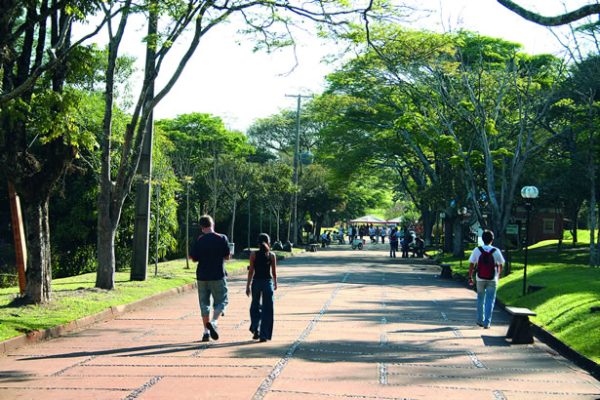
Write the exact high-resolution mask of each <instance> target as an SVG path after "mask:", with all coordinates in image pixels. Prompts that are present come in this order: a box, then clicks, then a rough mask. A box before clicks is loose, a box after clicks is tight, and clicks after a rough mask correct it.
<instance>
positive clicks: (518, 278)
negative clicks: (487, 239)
mask: <svg viewBox="0 0 600 400" xmlns="http://www.w3.org/2000/svg"><path fill="white" fill-rule="evenodd" d="M585 237H587V238H588V240H589V233H588V234H587V236H585V232H582V234H579V239H582V238H585ZM584 240H585V239H584ZM588 246H589V242H588V243H587V244H586V243H585V242H580V243H578V246H577V247H576V248H572V247H571V245H570V242H564V243H563V247H562V250H561V251H560V252H559V251H558V250H557V241H547V242H542V243H537V244H536V245H534V246H531V247H530V248H529V255H528V263H527V264H528V265H527V285H535V286H544V288H543V289H541V290H539V291H537V292H533V293H530V294H527V295H525V296H524V295H523V261H524V260H523V259H524V257H523V256H524V254H523V252H520V251H514V252H510V254H509V257H510V259H511V262H512V268H511V273H510V274H509V275H508V276H505V277H503V278H502V279H501V280H500V283H499V289H498V298H499V299H500V300H501V301H502V302H503V303H505V304H507V305H512V306H520V307H527V308H529V309H531V310H533V311H535V312H536V313H537V314H538V315H537V317H534V318H532V320H533V321H534V322H535V323H536V324H538V325H540V326H541V327H543V328H544V329H546V330H548V331H550V332H552V333H553V334H554V336H555V337H557V338H558V339H560V340H561V341H563V342H564V343H566V344H567V345H569V346H570V347H571V348H573V349H575V350H576V351H578V352H580V353H581V354H583V355H585V356H586V357H588V358H590V359H592V360H594V361H595V362H597V363H600V312H595V313H592V312H591V311H590V308H591V307H597V306H600V268H591V267H589V266H588V265H587V263H588V257H589V248H588ZM469 255H470V252H466V254H465V258H464V259H463V260H462V263H461V260H457V259H453V258H451V257H448V256H445V257H444V258H443V259H444V262H449V263H451V264H452V265H453V266H452V270H453V272H455V273H457V274H460V275H463V276H467V273H468V268H469V263H468V261H467V260H468V257H469ZM505 258H508V257H506V255H505ZM461 264H462V266H461Z"/></svg>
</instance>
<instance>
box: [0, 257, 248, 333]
mask: <svg viewBox="0 0 600 400" xmlns="http://www.w3.org/2000/svg"><path fill="white" fill-rule="evenodd" d="M247 265H248V261H247V260H231V261H228V262H227V272H228V273H229V274H230V275H236V274H243V273H245V272H246V266H247ZM190 266H191V268H190V269H185V260H176V261H168V262H164V263H160V264H158V274H157V276H156V277H155V276H154V265H150V266H148V279H147V280H146V281H143V282H139V281H135V282H133V281H130V280H129V271H126V272H117V273H116V276H115V287H116V288H115V289H114V290H101V289H96V288H94V284H95V282H96V274H95V273H89V274H84V275H78V276H73V277H69V278H63V279H55V280H53V282H52V302H51V303H50V304H48V305H27V306H13V305H12V303H13V300H14V299H15V298H16V296H17V294H18V288H15V287H13V288H6V289H0V341H2V340H6V339H9V338H11V337H15V336H18V335H20V334H23V333H26V332H28V331H32V330H37V329H46V328H51V327H54V326H57V325H61V324H64V323H67V322H70V321H74V320H76V319H78V318H81V317H85V316H89V315H93V314H96V313H99V312H101V311H103V310H106V309H107V308H109V307H111V306H117V305H121V304H128V303H132V302H134V301H136V300H141V299H143V298H146V297H149V296H151V295H154V294H157V293H161V292H165V291H167V290H169V289H172V288H176V287H180V286H183V285H185V284H187V283H191V282H194V281H195V280H196V266H195V263H192V264H191V265H190Z"/></svg>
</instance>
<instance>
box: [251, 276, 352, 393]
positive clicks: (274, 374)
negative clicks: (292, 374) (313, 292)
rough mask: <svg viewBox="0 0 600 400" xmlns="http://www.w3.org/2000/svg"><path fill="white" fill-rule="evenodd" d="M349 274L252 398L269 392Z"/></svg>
mask: <svg viewBox="0 0 600 400" xmlns="http://www.w3.org/2000/svg"><path fill="white" fill-rule="evenodd" d="M349 276H350V273H349V272H346V273H345V274H344V277H343V278H342V281H341V282H339V283H338V284H337V285H336V287H335V289H334V290H333V292H332V293H331V295H330V296H329V299H327V301H326V302H325V304H323V306H322V307H321V310H320V311H319V313H318V314H317V315H316V316H315V317H314V318H313V319H312V321H311V322H310V323H309V324H308V326H307V327H306V328H305V329H304V331H303V332H302V333H301V334H300V336H299V337H298V339H296V341H295V342H294V343H293V344H292V345H291V346H290V348H289V349H288V351H287V352H286V353H285V356H284V357H283V358H281V359H280V360H279V361H278V362H277V364H275V366H274V367H273V369H272V370H271V372H270V373H269V375H267V377H266V378H265V379H264V380H263V382H262V383H261V384H260V386H259V387H258V389H257V390H256V393H254V396H252V399H253V400H262V399H264V397H265V395H266V394H267V392H269V391H270V390H271V387H272V386H273V382H275V379H277V377H278V376H279V374H280V373H281V371H283V369H284V368H285V366H286V365H287V363H288V362H289V360H290V359H291V358H292V357H293V356H294V353H295V352H296V350H297V349H298V347H300V343H302V341H303V340H304V339H306V337H308V335H310V333H311V332H312V330H313V329H314V328H315V326H316V325H317V323H318V322H319V320H320V319H321V318H322V317H323V315H324V314H325V313H326V312H327V310H328V309H329V306H330V305H331V303H332V302H333V300H334V299H335V298H336V296H337V294H338V292H339V291H340V290H341V289H342V286H344V284H345V283H346V281H347V280H348V277H349Z"/></svg>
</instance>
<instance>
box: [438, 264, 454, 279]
mask: <svg viewBox="0 0 600 400" xmlns="http://www.w3.org/2000/svg"><path fill="white" fill-rule="evenodd" d="M440 268H442V273H441V274H440V278H442V279H452V264H440Z"/></svg>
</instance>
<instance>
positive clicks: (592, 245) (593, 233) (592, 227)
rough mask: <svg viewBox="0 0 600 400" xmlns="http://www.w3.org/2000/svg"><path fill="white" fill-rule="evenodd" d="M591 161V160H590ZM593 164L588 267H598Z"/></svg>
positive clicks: (592, 169) (592, 168)
mask: <svg viewBox="0 0 600 400" xmlns="http://www.w3.org/2000/svg"><path fill="white" fill-rule="evenodd" d="M591 159H592V160H593V158H591ZM594 167H595V166H594V163H593V162H590V165H589V174H590V175H589V176H590V261H589V265H590V266H595V265H598V263H599V258H600V256H599V254H598V248H597V246H596V223H597V219H598V218H597V217H596V205H597V202H596V174H595V168H594Z"/></svg>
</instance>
